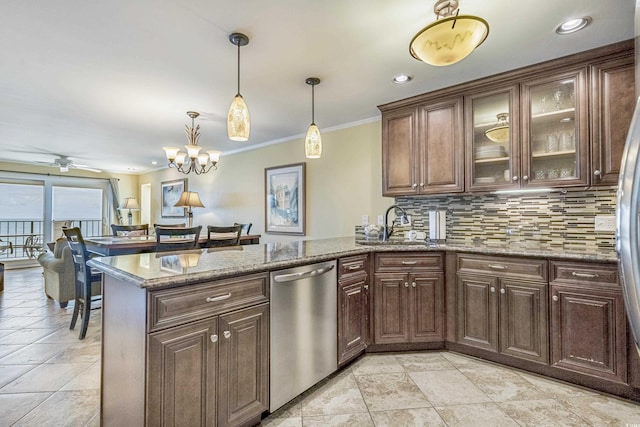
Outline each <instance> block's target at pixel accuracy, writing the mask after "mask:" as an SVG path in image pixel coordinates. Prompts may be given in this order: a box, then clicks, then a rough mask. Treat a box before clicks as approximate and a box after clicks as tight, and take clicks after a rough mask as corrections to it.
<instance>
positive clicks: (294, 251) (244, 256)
mask: <svg viewBox="0 0 640 427" xmlns="http://www.w3.org/2000/svg"><path fill="white" fill-rule="evenodd" d="M393 251H425V252H427V251H436V252H440V251H454V252H469V253H478V254H487V255H512V256H527V257H539V258H550V259H560V260H575V261H600V262H612V261H617V255H616V253H615V251H614V250H613V249H610V250H600V251H597V252H596V251H589V250H580V249H564V248H557V247H556V248H554V247H544V246H541V245H532V244H527V243H518V244H513V243H512V244H507V243H506V242H505V243H486V242H484V243H477V244H468V243H438V244H429V243H426V242H424V241H421V242H408V241H406V242H403V241H392V242H379V241H365V240H362V241H360V240H358V241H357V240H356V239H355V238H354V237H353V236H351V237H339V238H332V239H319V240H301V241H294V242H279V243H266V244H259V245H242V246H235V247H233V248H211V249H195V250H191V251H180V252H161V253H144V254H135V255H121V256H115V257H97V258H93V259H91V260H90V261H89V262H88V264H89V265H90V266H91V267H94V268H96V269H98V270H100V271H102V272H104V273H106V274H108V275H110V276H113V277H116V278H118V279H121V280H123V281H125V282H127V283H131V284H133V285H136V286H139V287H142V288H161V287H169V286H176V285H184V284H188V283H196V282H202V281H206V280H213V279H218V278H223V277H230V276H236V275H240V274H251V273H257V272H264V271H270V270H280V269H283V268H289V267H294V266H298V265H304V264H313V263H316V262H322V261H327V260H330V259H335V258H341V257H345V256H350V255H358V254H366V253H369V252H393Z"/></svg>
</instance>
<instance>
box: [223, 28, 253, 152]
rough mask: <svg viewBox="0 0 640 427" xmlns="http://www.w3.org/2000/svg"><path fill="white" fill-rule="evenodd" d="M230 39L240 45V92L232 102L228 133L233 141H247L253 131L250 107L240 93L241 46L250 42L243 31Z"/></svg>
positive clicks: (232, 35)
mask: <svg viewBox="0 0 640 427" xmlns="http://www.w3.org/2000/svg"><path fill="white" fill-rule="evenodd" d="M229 41H230V42H231V43H232V44H234V45H236V46H238V92H237V93H236V96H235V97H234V98H233V101H232V102H231V106H230V107H229V114H228V116H227V135H228V136H229V139H231V140H232V141H247V140H248V139H249V132H250V131H251V120H250V118H249V108H247V104H246V103H245V102H244V98H242V95H240V46H246V45H248V44H249V37H247V36H246V35H244V34H242V33H233V34H231V35H230V36H229Z"/></svg>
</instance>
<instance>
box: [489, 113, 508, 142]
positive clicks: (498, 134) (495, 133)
mask: <svg viewBox="0 0 640 427" xmlns="http://www.w3.org/2000/svg"><path fill="white" fill-rule="evenodd" d="M497 117H498V123H496V125H495V126H494V127H492V128H491V129H487V130H486V131H484V134H485V136H486V137H487V138H489V139H490V140H491V141H493V142H507V141H509V123H508V122H507V117H509V115H508V114H507V113H500V114H498V115H497Z"/></svg>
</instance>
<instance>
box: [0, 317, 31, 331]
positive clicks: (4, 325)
mask: <svg viewBox="0 0 640 427" xmlns="http://www.w3.org/2000/svg"><path fill="white" fill-rule="evenodd" d="M40 321H41V320H40V319H39V318H37V317H26V316H25V317H22V316H21V317H7V318H4V317H3V318H2V319H0V329H22V328H27V327H29V326H31V325H33V324H35V323H38V322H40Z"/></svg>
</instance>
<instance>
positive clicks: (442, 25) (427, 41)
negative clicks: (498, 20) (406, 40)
mask: <svg viewBox="0 0 640 427" xmlns="http://www.w3.org/2000/svg"><path fill="white" fill-rule="evenodd" d="M488 35H489V24H488V23H487V21H485V20H484V19H482V18H479V17H477V16H471V15H458V16H450V17H448V18H445V19H440V20H438V21H435V22H433V23H432V24H430V25H428V26H426V27H425V28H423V29H422V30H421V31H420V32H418V34H416V35H415V36H414V37H413V39H412V40H411V43H410V44H409V52H410V53H411V56H413V57H414V58H416V59H419V60H421V61H424V62H426V63H427V64H431V65H436V66H444V65H451V64H455V63H456V62H458V61H461V60H463V59H464V58H466V57H467V56H468V55H469V54H470V53H471V52H473V50H474V49H475V48H477V47H478V46H480V45H481V44H482V42H484V41H485V39H486V38H487V36H488Z"/></svg>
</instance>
